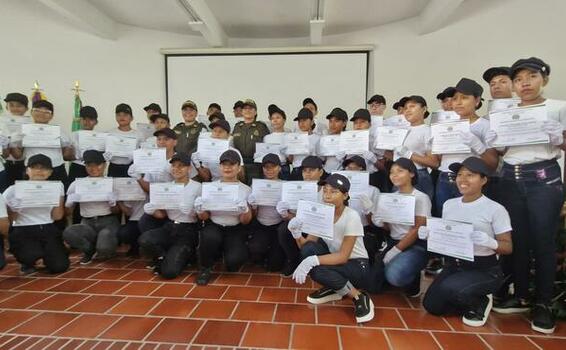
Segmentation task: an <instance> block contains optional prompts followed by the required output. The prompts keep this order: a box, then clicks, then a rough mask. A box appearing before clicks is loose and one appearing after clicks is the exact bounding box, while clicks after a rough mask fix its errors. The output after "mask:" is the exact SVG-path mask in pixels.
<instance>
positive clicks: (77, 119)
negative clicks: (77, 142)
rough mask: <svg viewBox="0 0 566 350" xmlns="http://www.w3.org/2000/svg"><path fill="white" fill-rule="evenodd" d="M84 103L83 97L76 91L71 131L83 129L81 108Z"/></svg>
mask: <svg viewBox="0 0 566 350" xmlns="http://www.w3.org/2000/svg"><path fill="white" fill-rule="evenodd" d="M82 106H83V103H82V101H81V97H80V96H79V92H78V91H77V92H76V93H75V106H74V108H73V111H74V113H73V124H72V125H71V131H77V130H81V115H80V113H81V108H82Z"/></svg>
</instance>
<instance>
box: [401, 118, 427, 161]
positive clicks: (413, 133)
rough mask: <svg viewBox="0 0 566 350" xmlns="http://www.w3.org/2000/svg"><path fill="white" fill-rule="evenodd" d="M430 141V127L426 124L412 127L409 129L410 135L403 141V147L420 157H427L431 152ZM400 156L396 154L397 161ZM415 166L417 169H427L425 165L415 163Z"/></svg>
mask: <svg viewBox="0 0 566 350" xmlns="http://www.w3.org/2000/svg"><path fill="white" fill-rule="evenodd" d="M429 139H430V126H428V125H426V124H422V125H417V126H411V127H410V128H409V133H408V134H407V137H406V138H405V141H403V146H405V147H407V149H409V151H411V152H413V153H414V154H417V155H419V156H426V154H427V153H428V152H429V151H430V147H429V143H428V140H429ZM398 158H399V155H398V154H397V153H395V154H394V159H395V160H397V159H398ZM415 166H416V167H417V169H424V168H426V167H425V166H424V165H421V164H419V163H417V162H415Z"/></svg>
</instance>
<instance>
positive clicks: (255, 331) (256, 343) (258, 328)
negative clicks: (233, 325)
mask: <svg viewBox="0 0 566 350" xmlns="http://www.w3.org/2000/svg"><path fill="white" fill-rule="evenodd" d="M290 335H291V326H290V325H284V324H269V323H250V325H249V326H248V329H247V330H246V334H245V335H244V339H243V341H242V346H247V347H251V348H270V349H287V348H288V347H289V339H290Z"/></svg>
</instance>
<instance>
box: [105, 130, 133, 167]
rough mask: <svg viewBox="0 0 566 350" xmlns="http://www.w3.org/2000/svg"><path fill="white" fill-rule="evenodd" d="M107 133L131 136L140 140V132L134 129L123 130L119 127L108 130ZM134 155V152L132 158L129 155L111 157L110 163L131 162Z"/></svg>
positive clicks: (124, 163)
mask: <svg viewBox="0 0 566 350" xmlns="http://www.w3.org/2000/svg"><path fill="white" fill-rule="evenodd" d="M107 133H108V134H110V135H117V136H122V137H129V138H134V139H136V140H138V133H137V132H136V131H135V130H134V129H131V130H130V131H122V130H120V129H118V128H114V129H110V130H108V131H107ZM138 143H139V140H138ZM133 157H134V155H133V154H132V157H131V158H128V157H112V158H111V159H110V163H114V164H117V165H126V164H130V163H131V162H132V159H133Z"/></svg>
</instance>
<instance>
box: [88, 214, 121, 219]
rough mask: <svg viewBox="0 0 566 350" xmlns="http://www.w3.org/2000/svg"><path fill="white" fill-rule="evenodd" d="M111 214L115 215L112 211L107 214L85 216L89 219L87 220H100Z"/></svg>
mask: <svg viewBox="0 0 566 350" xmlns="http://www.w3.org/2000/svg"><path fill="white" fill-rule="evenodd" d="M109 216H114V214H112V213H110V214H106V215H98V216H91V217H89V218H85V219H87V220H98V219H102V218H107V217H109Z"/></svg>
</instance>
